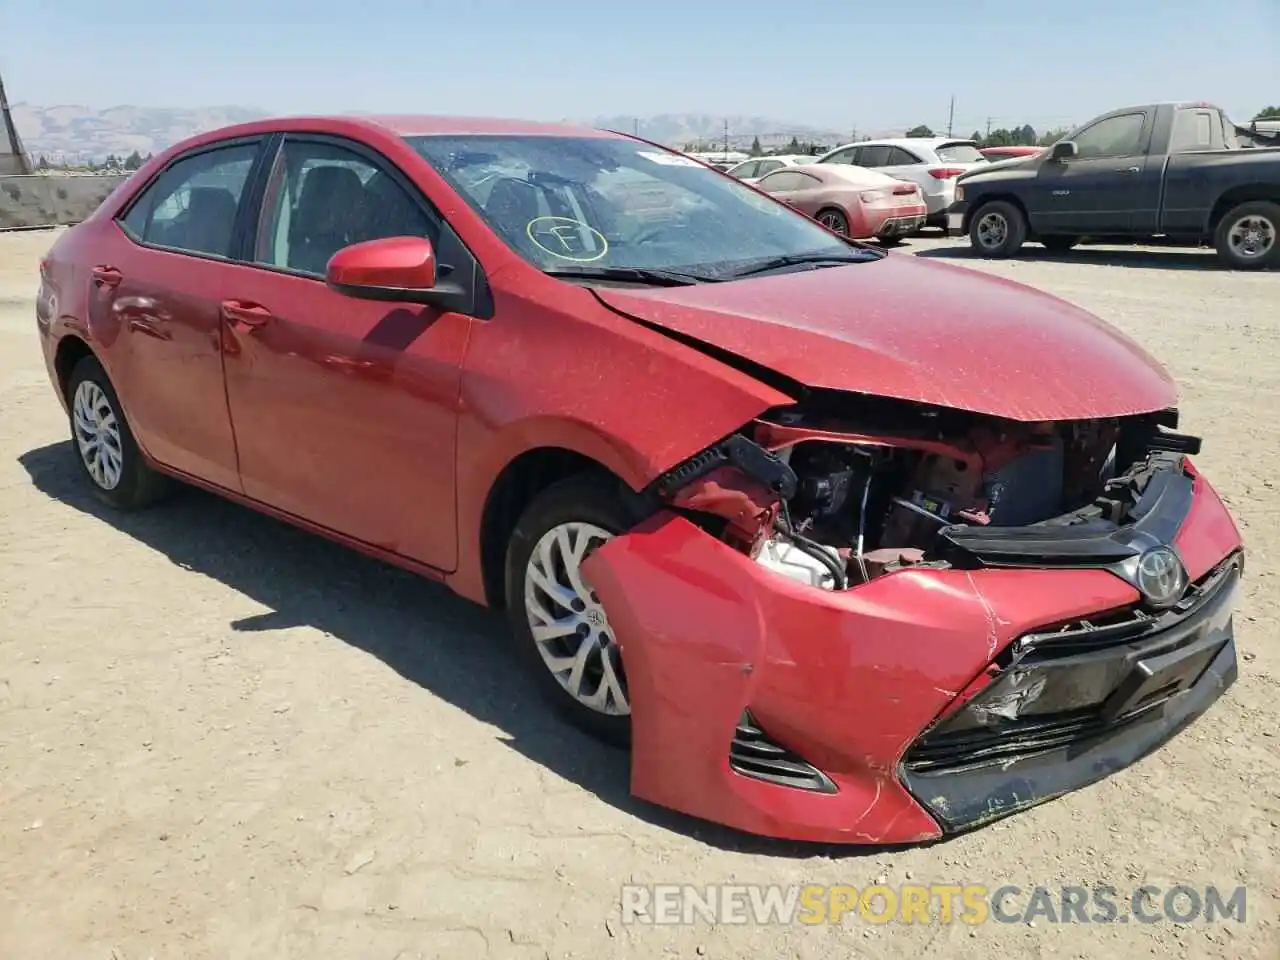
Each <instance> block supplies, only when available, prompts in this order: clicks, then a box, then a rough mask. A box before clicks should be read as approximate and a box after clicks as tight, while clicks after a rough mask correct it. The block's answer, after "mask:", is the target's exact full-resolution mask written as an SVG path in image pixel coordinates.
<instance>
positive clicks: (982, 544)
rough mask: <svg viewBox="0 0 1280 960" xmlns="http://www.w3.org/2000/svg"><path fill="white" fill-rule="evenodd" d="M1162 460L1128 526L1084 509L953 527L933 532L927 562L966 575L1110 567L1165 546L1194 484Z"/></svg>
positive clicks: (1177, 465)
mask: <svg viewBox="0 0 1280 960" xmlns="http://www.w3.org/2000/svg"><path fill="white" fill-rule="evenodd" d="M1166 458H1167V459H1166V460H1165V462H1164V464H1163V466H1161V467H1160V468H1159V469H1156V470H1155V471H1154V472H1153V473H1152V474H1151V476H1150V479H1149V480H1148V482H1147V484H1146V487H1145V488H1144V489H1143V491H1142V494H1141V495H1140V496H1139V498H1138V500H1137V501H1136V502H1135V503H1134V504H1133V506H1132V507H1131V508H1130V510H1129V518H1132V522H1129V523H1115V522H1113V521H1111V520H1109V519H1106V518H1105V517H1103V516H1102V514H1101V512H1100V510H1098V509H1096V508H1086V509H1085V510H1082V511H1077V513H1076V514H1074V515H1070V514H1069V515H1067V516H1066V517H1057V518H1054V519H1053V520H1046V521H1044V522H1042V523H1035V524H1030V525H1028V526H1024V527H980V526H974V525H970V524H956V525H952V526H949V527H943V528H942V529H941V530H939V531H938V535H937V539H936V540H935V542H934V545H933V548H932V550H931V551H930V557H931V558H933V559H942V560H946V561H947V562H949V563H951V564H952V565H953V566H956V567H961V568H970V569H972V568H975V567H1064V566H1066V567H1111V566H1114V565H1117V564H1120V563H1122V562H1123V561H1125V560H1128V559H1130V558H1131V557H1136V556H1139V555H1140V554H1142V553H1144V552H1146V551H1147V550H1150V549H1151V548H1152V547H1155V546H1160V545H1168V544H1170V543H1172V541H1173V538H1174V537H1175V536H1176V535H1177V532H1178V530H1179V529H1180V528H1181V527H1182V524H1183V522H1184V521H1185V520H1186V518H1187V514H1188V513H1189V512H1190V510H1191V504H1192V501H1193V500H1194V498H1195V481H1194V480H1193V479H1192V478H1191V477H1190V476H1188V475H1187V474H1186V473H1185V472H1184V471H1183V470H1182V469H1181V457H1180V455H1179V456H1173V457H1169V455H1166ZM1114 572H1117V573H1119V571H1114Z"/></svg>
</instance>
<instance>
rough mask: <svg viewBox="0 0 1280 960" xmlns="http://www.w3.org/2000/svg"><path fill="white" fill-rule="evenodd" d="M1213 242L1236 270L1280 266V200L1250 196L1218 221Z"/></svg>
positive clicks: (1220, 258) (1226, 261)
mask: <svg viewBox="0 0 1280 960" xmlns="http://www.w3.org/2000/svg"><path fill="white" fill-rule="evenodd" d="M1213 246H1214V248H1215V249H1216V250H1217V251H1218V259H1219V260H1220V261H1222V262H1223V263H1224V264H1226V265H1227V266H1228V267H1230V268H1231V269H1233V270H1264V269H1266V268H1268V267H1276V266H1280V204H1277V203H1272V202H1271V201H1269V200H1250V201H1248V202H1247V203H1242V204H1240V205H1239V206H1237V207H1234V208H1232V209H1231V210H1229V211H1228V212H1227V215H1226V216H1225V217H1223V218H1222V220H1221V221H1220V222H1219V223H1218V229H1217V230H1215V231H1214V234H1213Z"/></svg>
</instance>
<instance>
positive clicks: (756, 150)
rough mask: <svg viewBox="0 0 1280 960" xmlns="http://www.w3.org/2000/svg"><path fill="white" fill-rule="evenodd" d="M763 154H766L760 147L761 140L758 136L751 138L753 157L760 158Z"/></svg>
mask: <svg viewBox="0 0 1280 960" xmlns="http://www.w3.org/2000/svg"><path fill="white" fill-rule="evenodd" d="M762 153H764V148H763V147H761V146H760V138H759V137H758V136H757V137H752V138H751V155H752V156H753V157H758V156H760V154H762Z"/></svg>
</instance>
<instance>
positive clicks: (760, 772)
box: [729, 710, 837, 793]
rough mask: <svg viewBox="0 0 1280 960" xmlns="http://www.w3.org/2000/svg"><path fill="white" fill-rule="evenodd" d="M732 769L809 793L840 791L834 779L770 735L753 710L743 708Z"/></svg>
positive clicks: (731, 746) (731, 754) (732, 752)
mask: <svg viewBox="0 0 1280 960" xmlns="http://www.w3.org/2000/svg"><path fill="white" fill-rule="evenodd" d="M729 768H730V769H731V770H733V771H734V772H735V773H739V774H741V775H742V776H744V777H750V778H751V779H752V780H761V781H763V782H764V783H772V784H774V785H775V786H779V787H790V788H792V789H794V790H805V791H807V792H809V793H836V792H837V788H836V785H835V783H834V782H832V780H831V778H830V777H828V776H827V775H826V774H825V773H823V772H822V771H821V770H819V769H818V768H817V767H815V766H814V765H813V764H811V763H809V762H808V761H807V760H805V759H804V758H802V757H800V756H798V755H796V754H795V753H793V752H791V751H790V750H788V749H787V748H786V747H784V746H782V745H780V744H778V743H776V742H774V741H773V740H772V739H770V738H769V736H768V734H766V733H765V732H764V731H763V730H762V729H760V725H759V724H758V723H757V722H756V720H755V718H754V717H753V716H752V715H751V711H749V710H744V711H742V717H741V719H739V720H738V726H737V727H736V728H735V729H734V731H733V740H732V741H730V744H729Z"/></svg>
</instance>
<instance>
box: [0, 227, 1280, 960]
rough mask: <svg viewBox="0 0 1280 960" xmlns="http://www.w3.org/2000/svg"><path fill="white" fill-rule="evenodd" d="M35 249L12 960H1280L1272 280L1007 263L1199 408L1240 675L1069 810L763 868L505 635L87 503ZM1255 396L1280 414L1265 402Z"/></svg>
mask: <svg viewBox="0 0 1280 960" xmlns="http://www.w3.org/2000/svg"><path fill="white" fill-rule="evenodd" d="M52 237H53V234H50V233H28V234H15V235H5V236H0V412H2V413H3V416H0V864H2V868H0V956H3V957H13V958H19V957H21V958H93V960H126V958H127V960H146V958H148V957H154V958H157V960H158V958H193V960H195V958H206V957H209V958H213V957H218V958H307V960H313V958H325V960H328V958H335V960H347V958H351V960H374V958H386V960H391V958H393V957H401V958H409V957H432V958H447V960H471V958H506V957H512V958H517V960H518V958H531V960H541V958H569V957H573V958H592V960H601V958H609V957H621V956H635V957H710V958H745V957H762V958H763V957H777V958H784V957H786V958H813V960H818V958H828V957H847V958H886V960H887V958H897V957H907V956H938V957H948V958H950V957H956V958H974V960H978V958H982V960H986V958H991V957H1005V958H1009V960H1021V958H1049V957H1053V958H1059V957H1061V958H1076V957H1108V958H1127V957H1133V956H1138V957H1146V956H1149V955H1150V956H1157V955H1165V956H1182V957H1192V958H1198V957H1223V958H1244V957H1259V958H1265V960H1276V958H1277V957H1280V917H1278V915H1277V903H1278V900H1280V862H1278V854H1280V841H1278V839H1277V837H1278V836H1280V829H1277V828H1278V827H1280V749H1278V741H1277V739H1276V737H1275V732H1276V727H1277V719H1278V718H1280V647H1278V646H1277V643H1276V619H1277V612H1278V611H1277V605H1278V603H1280V590H1278V589H1277V587H1278V586H1280V582H1278V579H1277V577H1278V573H1280V568H1278V566H1277V565H1278V563H1280V501H1278V500H1277V485H1278V484H1280V430H1278V429H1277V427H1276V421H1275V419H1274V418H1275V416H1276V411H1277V409H1280V276H1278V275H1276V274H1274V273H1273V274H1270V275H1242V274H1234V273H1228V272H1224V271H1221V270H1218V269H1216V267H1215V265H1214V262H1213V259H1212V256H1211V255H1209V254H1197V253H1194V252H1186V251H1182V252H1170V251H1138V250H1102V249H1094V250H1085V251H1080V252H1078V253H1076V254H1075V255H1073V256H1070V257H1048V256H1043V255H1038V252H1037V251H1033V250H1032V248H1028V253H1029V256H1028V258H1027V259H1024V260H1021V261H1016V262H1009V263H998V264H996V263H984V262H978V261H973V260H969V259H967V258H966V257H965V255H964V253H965V252H964V250H963V249H962V247H961V246H960V245H959V244H957V243H955V242H951V243H947V242H943V241H938V240H917V241H915V242H914V243H913V244H912V245H911V246H910V248H908V249H909V250H910V251H911V252H914V253H918V254H920V255H922V256H938V257H945V258H954V259H953V260H952V262H960V263H965V264H968V265H971V266H974V267H976V268H977V269H981V270H987V271H990V272H992V273H997V274H1000V275H1003V276H1007V277H1012V278H1014V279H1016V280H1020V281H1023V282H1026V283H1030V284H1032V285H1034V286H1037V287H1041V288H1043V289H1045V290H1048V291H1050V292H1052V293H1055V294H1058V295H1060V296H1063V297H1065V298H1067V299H1069V300H1072V301H1074V302H1076V303H1078V304H1080V305H1082V306H1084V307H1086V308H1088V309H1091V310H1093V311H1095V312H1096V313H1098V314H1099V315H1101V316H1102V317H1104V318H1105V319H1107V320H1109V321H1112V322H1114V323H1115V324H1117V325H1118V326H1120V327H1121V328H1122V329H1124V330H1125V331H1126V332H1127V333H1129V334H1131V335H1133V336H1135V337H1136V338H1137V339H1138V340H1140V341H1141V342H1142V343H1143V344H1145V345H1146V346H1148V347H1149V348H1150V349H1151V350H1152V351H1153V352H1154V353H1155V354H1156V355H1157V356H1159V357H1160V358H1161V359H1162V360H1164V361H1165V362H1166V363H1168V364H1169V366H1170V367H1171V368H1172V370H1173V371H1174V373H1175V374H1176V375H1177V377H1178V378H1179V380H1180V381H1181V382H1182V384H1183V385H1184V388H1183V391H1184V392H1183V395H1184V404H1183V408H1184V420H1183V426H1184V427H1185V428H1186V429H1188V430H1190V431H1191V432H1198V433H1201V434H1202V435H1204V436H1205V437H1206V438H1207V442H1206V446H1205V452H1204V454H1203V455H1202V456H1201V457H1200V463H1201V464H1202V466H1203V467H1204V468H1205V469H1206V470H1207V471H1208V472H1209V473H1210V475H1211V477H1212V478H1213V480H1214V482H1215V483H1216V484H1217V486H1218V487H1219V489H1220V491H1221V492H1222V493H1223V494H1224V496H1225V497H1226V498H1227V500H1228V501H1229V503H1230V505H1231V507H1232V509H1233V511H1234V512H1235V514H1236V516H1237V517H1238V519H1239V522H1240V524H1241V528H1242V531H1243V533H1244V535H1245V537H1246V539H1247V541H1248V544H1249V547H1250V550H1251V553H1250V557H1249V563H1248V570H1247V572H1246V578H1247V579H1246V583H1247V586H1246V590H1245V594H1244V598H1243V601H1242V607H1241V608H1240V610H1239V614H1238V617H1237V623H1238V635H1239V643H1240V648H1241V651H1242V656H1243V660H1242V663H1241V678H1240V680H1239V682H1238V683H1237V684H1236V685H1235V687H1233V688H1232V690H1231V691H1230V692H1229V693H1228V695H1227V696H1226V698H1225V699H1224V700H1223V701H1221V702H1219V703H1218V704H1217V705H1216V707H1215V708H1214V709H1213V710H1212V711H1211V712H1210V713H1209V714H1207V715H1206V716H1205V717H1203V718H1202V719H1201V720H1200V721H1199V722H1197V723H1196V724H1195V725H1193V726H1192V727H1191V728H1190V729H1188V730H1187V731H1185V732H1184V733H1183V734H1182V735H1180V736H1179V737H1178V738H1176V740H1175V741H1174V742H1172V743H1171V744H1169V745H1168V746H1166V747H1165V748H1163V749H1162V750H1160V751H1158V752H1157V753H1156V754H1154V755H1152V756H1150V757H1148V758H1147V759H1146V760H1144V761H1142V762H1141V763H1139V764H1137V765H1136V766H1134V767H1132V768H1130V769H1128V770H1125V771H1123V772H1121V773H1119V774H1117V775H1115V776H1113V777H1111V778H1110V779H1108V780H1106V781H1104V782H1102V783H1100V784H1098V785H1096V786H1093V787H1091V788H1088V789H1085V790H1082V791H1080V792H1078V793H1076V794H1074V795H1071V796H1069V797H1067V798H1065V799H1062V800H1059V801H1056V802H1053V803H1050V804H1047V805H1044V806H1041V807H1039V808H1038V809H1035V810H1033V811H1030V812H1027V813H1024V814H1022V815H1020V816H1017V817H1014V818H1012V819H1009V820H1005V821H1003V822H1001V823H999V824H996V825H995V826H992V827H990V828H988V829H986V830H983V831H980V832H978V833H974V834H970V835H967V836H965V837H962V838H960V839H957V840H954V841H951V842H947V843H942V844H937V845H934V846H931V847H926V848H917V849H911V850H906V851H902V850H895V851H888V852H886V851H870V852H865V851H863V852H859V851H857V850H832V849H826V848H823V849H813V848H807V847H800V846H796V845H790V844H782V843H770V842H766V841H759V840H755V839H752V838H747V837H743V836H740V835H736V834H733V833H731V832H728V831H723V830H719V829H716V828H712V827H709V826H707V825H705V824H696V823H693V822H690V821H687V820H684V819H682V818H680V817H676V816H673V815H666V814H664V813H662V812H661V811H657V810H654V809H652V808H649V807H647V806H646V805H644V804H641V803H638V802H635V801H633V800H631V799H630V798H629V797H628V795H627V778H626V762H625V759H624V757H623V756H622V755H621V754H618V753H616V752H614V751H611V750H609V749H606V748H603V747H600V746H597V745H595V744H594V743H592V742H590V741H588V740H586V739H585V738H583V737H582V736H580V735H579V734H577V733H576V732H574V731H573V730H571V729H568V728H566V727H564V726H562V725H561V724H560V723H559V722H558V721H556V720H554V719H551V718H550V717H549V716H548V714H547V713H546V711H545V710H544V708H543V707H542V706H541V704H540V703H539V701H538V700H537V699H536V698H535V697H534V696H533V694H532V693H531V692H530V691H529V690H527V689H526V688H525V685H524V683H523V682H522V681H521V679H520V678H519V676H518V675H517V674H516V672H515V668H514V665H513V661H512V659H511V658H510V656H509V654H508V649H507V646H506V642H505V637H504V632H503V629H502V625H501V624H500V623H499V622H497V621H496V619H495V618H493V617H491V616H490V615H489V614H486V613H485V612H483V611H481V610H479V609H477V608H474V607H472V606H471V605H469V604H467V603H465V602H463V601H461V600H458V599H456V598H454V597H453V596H452V595H450V594H449V593H447V592H446V591H445V590H443V589H441V588H438V587H436V586H432V585H429V584H426V583H423V582H420V581H417V580H415V579H414V578H413V577H411V576H408V575H405V574H402V573H400V572H397V571H394V570H390V569H387V568H385V567H383V566H381V565H379V564H377V563H373V562H370V561H367V560H365V559H362V558H360V557H358V556H356V555H354V554H351V553H348V552H346V551H344V550H342V549H340V548H338V547H336V546H332V545H330V544H328V543H325V542H322V541H320V540H317V539H315V538H312V537H310V536H307V535H305V534H302V533H300V532H297V531H294V530H292V529H289V528H286V527H284V526H282V525H281V524H278V523H276V522H274V521H271V520H267V519H264V518H262V517H260V516H257V515H255V514H253V513H251V512H249V511H247V510H244V509H241V508H239V507H235V506H232V505H230V504H228V503H225V502H222V501H220V500H218V499H216V498H213V497H210V496H206V495H203V494H197V493H194V492H189V493H184V494H183V495H181V496H179V497H177V498H175V499H174V500H172V501H171V502H168V503H166V504H164V505H163V506H161V507H159V508H156V509H155V510H152V511H149V512H145V513H142V514H137V515H131V516H115V515H110V514H107V513H104V512H103V511H102V510H100V509H99V508H98V507H96V506H95V505H94V504H93V502H92V501H91V500H90V499H89V497H88V496H87V495H86V487H85V485H84V483H83V482H82V481H81V479H80V477H79V476H78V475H77V468H76V466H75V464H74V463H73V460H72V456H73V455H72V452H71V449H70V445H69V442H68V439H67V433H68V431H67V425H66V422H65V420H64V418H63V416H62V413H61V411H60V409H59V407H58V404H57V402H56V401H55V399H54V396H53V394H52V392H51V390H50V387H49V384H48V382H47V381H46V377H45V372H44V369H43V367H42V364H41V361H40V356H39V352H38V348H37V343H36V334H35V327H34V320H33V303H32V301H33V297H34V293H35V288H36V283H37V281H36V263H37V260H38V258H39V255H40V254H41V253H42V252H43V251H44V249H45V248H46V247H47V246H48V244H49V243H50V242H51V239H52ZM1273 404H1274V405H1275V407H1273ZM882 878H883V882H888V883H889V884H897V883H904V882H910V883H925V884H929V883H983V884H987V885H988V886H990V887H996V886H999V885H1001V884H1006V883H1007V884H1015V885H1019V886H1021V887H1023V888H1024V889H1029V888H1031V887H1034V886H1036V885H1047V886H1052V887H1057V886H1060V885H1063V884H1081V885H1086V886H1092V885H1094V884H1099V883H1101V884H1110V885H1112V886H1114V887H1116V888H1117V889H1118V890H1120V891H1121V895H1122V896H1127V892H1128V891H1131V890H1133V889H1135V888H1137V887H1138V886H1140V885H1142V884H1144V883H1148V884H1154V885H1158V886H1160V887H1163V888H1168V887H1170V886H1172V885H1174V884H1177V883H1187V884H1190V885H1192V886H1195V887H1197V888H1200V889H1203V888H1204V887H1205V886H1207V885H1210V884H1216V885H1218V886H1219V887H1223V888H1226V889H1227V890H1228V891H1230V890H1232V889H1234V888H1235V887H1236V886H1238V885H1244V886H1245V887H1246V888H1247V891H1248V894H1247V896H1248V901H1247V903H1248V912H1247V917H1246V921H1245V922H1244V923H1243V924H1239V923H1234V922H1219V923H1216V924H1211V925H1208V924H1204V923H1200V924H1192V925H1187V926H1176V925H1174V924H1172V923H1169V922H1162V923H1155V924H1151V925H1145V924H1128V925H1121V924H1111V925H1097V924H1092V925H1079V924H1072V925H1054V924H1050V923H1046V922H1043V921H1039V922H1036V923H1035V924H1034V925H1028V924H1025V923H1019V924H1013V925H1008V924H1000V923H988V924H986V925H983V926H981V927H978V928H975V929H969V928H967V927H965V926H964V925H961V924H952V925H938V924H935V925H931V926H923V925H920V926H902V925H893V926H871V925H868V924H866V923H864V922H863V921H860V920H856V919H850V920H849V921H847V922H846V923H845V924H844V925H843V926H839V927H827V926H823V927H801V926H799V925H795V926H723V925H722V926H716V927H711V926H708V925H706V924H703V923H699V924H696V925H693V926H675V927H658V928H653V927H647V928H646V927H639V926H634V925H624V924H622V923H621V922H620V907H619V896H620V889H619V888H620V885H621V884H624V883H627V882H637V883H648V882H658V883H693V884H708V883H716V882H738V883H782V884H793V883H828V884H841V883H847V884H853V885H855V886H858V887H862V886H865V885H866V884H869V883H872V882H875V881H878V880H882Z"/></svg>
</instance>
